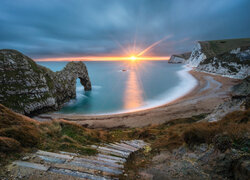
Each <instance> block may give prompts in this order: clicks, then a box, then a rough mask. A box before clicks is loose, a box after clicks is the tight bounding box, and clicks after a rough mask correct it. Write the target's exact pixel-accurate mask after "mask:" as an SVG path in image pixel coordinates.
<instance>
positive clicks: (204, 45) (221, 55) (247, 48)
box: [187, 39, 250, 79]
mask: <svg viewBox="0 0 250 180" xmlns="http://www.w3.org/2000/svg"><path fill="white" fill-rule="evenodd" d="M187 64H188V65H189V66H191V67H195V68H196V70H197V71H202V72H208V73H215V74H219V75H222V76H226V77H230V78H237V79H243V78H245V77H247V76H249V75H250V70H249V66H250V39H235V40H221V41H204V42H198V43H197V44H196V46H195V47H194V49H193V51H192V54H191V56H190V58H189V59H188V60H187Z"/></svg>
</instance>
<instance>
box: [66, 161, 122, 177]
mask: <svg viewBox="0 0 250 180" xmlns="http://www.w3.org/2000/svg"><path fill="white" fill-rule="evenodd" d="M64 164H69V165H73V166H79V167H84V168H87V169H94V170H98V171H102V172H106V173H110V174H114V175H119V174H122V173H123V171H122V170H120V169H117V168H111V167H106V166H102V165H94V164H91V163H87V162H84V163H83V162H79V161H70V162H66V163H64Z"/></svg>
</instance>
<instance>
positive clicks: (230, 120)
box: [183, 109, 250, 151]
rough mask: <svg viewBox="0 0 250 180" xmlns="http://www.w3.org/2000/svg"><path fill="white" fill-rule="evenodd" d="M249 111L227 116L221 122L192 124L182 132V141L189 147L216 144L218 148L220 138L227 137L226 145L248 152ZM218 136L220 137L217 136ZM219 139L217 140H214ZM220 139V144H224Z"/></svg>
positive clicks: (249, 133) (249, 137) (249, 140)
mask: <svg viewBox="0 0 250 180" xmlns="http://www.w3.org/2000/svg"><path fill="white" fill-rule="evenodd" d="M249 120H250V109H248V110H246V111H235V112H233V113H229V114H227V115H226V116H225V117H224V118H223V119H222V120H220V121H218V122H214V123H208V122H202V123H194V124H191V125H190V126H188V127H187V130H185V131H184V132H183V139H184V141H185V143H187V144H188V145H189V146H192V145H195V144H200V143H208V144H210V143H213V142H216V143H217V146H220V145H219V144H218V143H220V140H219V139H221V136H224V138H223V139H224V140H225V137H227V143H228V142H231V146H234V147H235V148H240V149H245V150H246V151H249V145H250V121H249ZM218 135H220V136H218ZM216 138H219V139H216ZM223 139H222V141H221V143H225V141H224V140H223Z"/></svg>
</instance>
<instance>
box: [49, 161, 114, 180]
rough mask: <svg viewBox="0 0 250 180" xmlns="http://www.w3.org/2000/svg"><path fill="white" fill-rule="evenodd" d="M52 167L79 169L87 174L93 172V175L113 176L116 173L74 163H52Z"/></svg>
mask: <svg viewBox="0 0 250 180" xmlns="http://www.w3.org/2000/svg"><path fill="white" fill-rule="evenodd" d="M51 167H52V168H59V169H68V170H72V171H78V172H83V173H87V174H93V175H97V176H107V177H108V176H111V175H112V176H113V175H114V174H112V173H108V172H103V171H99V170H96V169H89V168H86V167H82V166H76V165H72V164H68V163H67V164H52V165H51Z"/></svg>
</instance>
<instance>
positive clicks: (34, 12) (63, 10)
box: [0, 0, 250, 58]
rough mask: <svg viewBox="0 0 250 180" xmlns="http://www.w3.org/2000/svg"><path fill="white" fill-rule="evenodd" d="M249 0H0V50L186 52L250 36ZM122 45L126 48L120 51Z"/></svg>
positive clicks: (40, 54)
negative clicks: (205, 43)
mask: <svg viewBox="0 0 250 180" xmlns="http://www.w3.org/2000/svg"><path fill="white" fill-rule="evenodd" d="M249 10H250V0H1V5H0V49H7V48H8V49H17V50H19V51H21V52H23V53H25V54H26V55H28V56H31V57H32V58H48V57H72V56H93V55H94V56H98V55H100V56H106V55H107V56H110V55H122V56H123V55H126V51H127V50H128V49H132V47H133V46H134V45H133V44H134V43H136V50H137V52H140V51H141V50H143V49H144V48H146V47H147V46H149V45H150V44H152V43H154V42H156V41H159V40H161V39H164V41H163V42H161V43H160V44H158V45H157V46H155V48H153V49H152V50H150V51H148V52H147V53H146V54H145V55H157V56H169V55H171V54H172V53H181V52H185V51H190V50H191V49H192V47H193V45H194V43H195V41H197V40H213V39H227V38H244V37H250V23H249V22H250V12H249ZM124 49H125V50H124Z"/></svg>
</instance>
